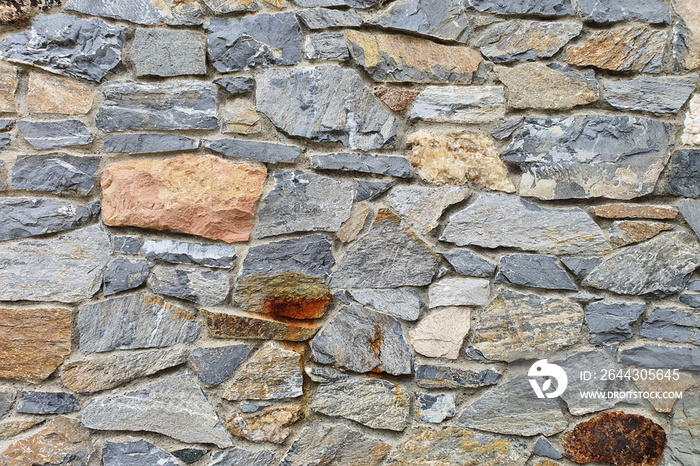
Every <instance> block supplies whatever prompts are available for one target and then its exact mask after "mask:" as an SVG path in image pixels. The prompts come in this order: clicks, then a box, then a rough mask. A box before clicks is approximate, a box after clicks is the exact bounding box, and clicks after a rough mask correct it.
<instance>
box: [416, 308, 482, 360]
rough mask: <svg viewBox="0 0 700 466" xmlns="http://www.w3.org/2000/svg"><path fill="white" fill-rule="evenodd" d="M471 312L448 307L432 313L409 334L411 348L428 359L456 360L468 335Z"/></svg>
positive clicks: (466, 309)
mask: <svg viewBox="0 0 700 466" xmlns="http://www.w3.org/2000/svg"><path fill="white" fill-rule="evenodd" d="M470 319H471V311H470V310H469V309H468V308H459V307H450V308H447V309H445V310H443V311H439V312H434V313H432V314H430V315H429V316H427V317H426V318H424V319H422V320H421V321H420V322H418V325H416V327H415V328H414V329H413V330H411V331H410V332H409V334H408V335H409V338H410V341H411V346H413V349H414V350H415V351H416V353H418V354H422V355H423V356H427V357H429V358H447V359H457V358H458V357H459V350H460V349H461V348H462V342H463V341H464V337H466V336H467V333H469V327H470V324H471V320H470Z"/></svg>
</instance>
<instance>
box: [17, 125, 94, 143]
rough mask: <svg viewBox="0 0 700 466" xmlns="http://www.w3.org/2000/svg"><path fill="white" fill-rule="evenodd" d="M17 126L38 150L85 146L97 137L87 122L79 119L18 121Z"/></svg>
mask: <svg viewBox="0 0 700 466" xmlns="http://www.w3.org/2000/svg"><path fill="white" fill-rule="evenodd" d="M17 127H18V128H19V130H20V131H21V132H22V136H24V139H26V140H27V142H28V143H29V144H31V145H32V147H34V148H35V149H38V150H45V149H55V148H56V147H69V146H85V145H87V144H90V143H91V142H92V141H93V139H94V138H95V136H94V135H93V134H92V133H91V132H90V130H89V129H87V126H85V123H83V122H82V121H78V120H63V121H18V122H17Z"/></svg>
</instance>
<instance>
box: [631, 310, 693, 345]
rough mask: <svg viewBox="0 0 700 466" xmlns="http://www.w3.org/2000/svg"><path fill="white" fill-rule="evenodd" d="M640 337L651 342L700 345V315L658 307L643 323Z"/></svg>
mask: <svg viewBox="0 0 700 466" xmlns="http://www.w3.org/2000/svg"><path fill="white" fill-rule="evenodd" d="M639 335H640V336H641V337H644V338H648V339H650V340H663V341H671V342H676V343H692V344H694V345H700V313H699V312H698V311H695V310H692V309H678V308H661V307H657V308H656V309H654V311H653V312H652V313H651V315H650V316H649V318H647V320H645V321H644V322H643V323H642V327H641V329H640V330H639Z"/></svg>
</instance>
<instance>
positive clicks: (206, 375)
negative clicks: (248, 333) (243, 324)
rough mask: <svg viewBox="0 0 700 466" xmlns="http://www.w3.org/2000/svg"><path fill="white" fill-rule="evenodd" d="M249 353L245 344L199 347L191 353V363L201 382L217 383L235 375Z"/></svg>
mask: <svg viewBox="0 0 700 466" xmlns="http://www.w3.org/2000/svg"><path fill="white" fill-rule="evenodd" d="M249 354H250V349H249V348H248V347H247V346H244V345H230V346H217V347H211V348H197V349H195V350H194V351H192V353H191V354H190V358H189V364H190V367H191V368H192V370H193V371H194V372H195V373H196V374H197V377H198V378H199V381H200V382H202V383H205V384H207V385H217V384H220V383H221V382H223V381H224V380H226V379H228V378H229V377H230V376H231V375H233V372H234V371H235V370H236V368H237V367H238V366H240V365H241V364H242V363H243V362H244V361H245V360H246V359H248V355H249Z"/></svg>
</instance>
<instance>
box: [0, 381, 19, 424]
mask: <svg viewBox="0 0 700 466" xmlns="http://www.w3.org/2000/svg"><path fill="white" fill-rule="evenodd" d="M16 396H17V392H16V391H15V390H11V389H8V388H3V389H1V390H0V418H1V417H3V416H4V415H5V414H7V412H8V411H9V410H10V408H12V405H13V403H14V402H15V397H16Z"/></svg>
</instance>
